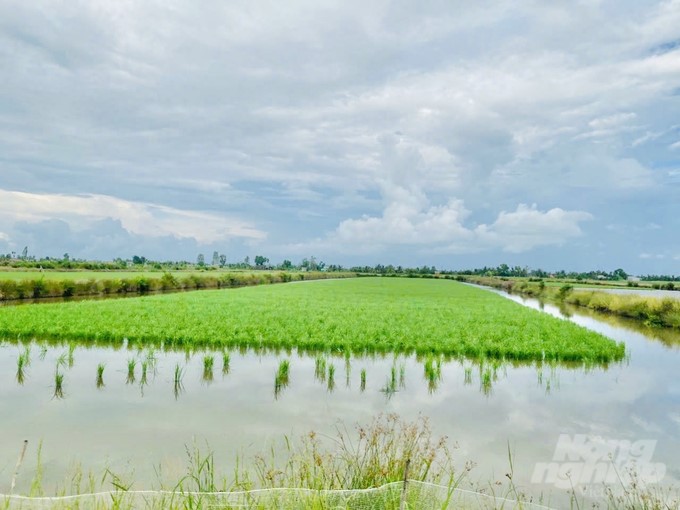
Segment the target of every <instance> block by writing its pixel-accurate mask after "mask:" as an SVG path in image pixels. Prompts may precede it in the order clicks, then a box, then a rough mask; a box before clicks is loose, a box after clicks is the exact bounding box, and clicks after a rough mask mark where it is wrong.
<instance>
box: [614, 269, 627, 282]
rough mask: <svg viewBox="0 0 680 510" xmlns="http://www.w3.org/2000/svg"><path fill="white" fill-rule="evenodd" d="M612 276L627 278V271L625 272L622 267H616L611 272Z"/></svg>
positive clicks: (618, 278) (615, 278)
mask: <svg viewBox="0 0 680 510" xmlns="http://www.w3.org/2000/svg"><path fill="white" fill-rule="evenodd" d="M612 278H613V279H614V280H627V279H628V273H626V272H625V271H624V270H623V269H621V268H618V269H616V270H615V271H614V272H613V273H612Z"/></svg>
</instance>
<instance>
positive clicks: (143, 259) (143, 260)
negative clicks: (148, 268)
mask: <svg viewBox="0 0 680 510" xmlns="http://www.w3.org/2000/svg"><path fill="white" fill-rule="evenodd" d="M132 263H133V264H134V265H136V266H141V265H144V264H146V257H140V256H139V255H133V256H132Z"/></svg>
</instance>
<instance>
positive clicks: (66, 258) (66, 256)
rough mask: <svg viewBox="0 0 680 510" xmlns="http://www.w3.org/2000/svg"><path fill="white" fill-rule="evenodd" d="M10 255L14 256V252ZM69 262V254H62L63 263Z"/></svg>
mask: <svg viewBox="0 0 680 510" xmlns="http://www.w3.org/2000/svg"><path fill="white" fill-rule="evenodd" d="M12 254H14V252H12ZM69 260H71V257H70V256H69V254H68V253H64V262H68V261H69Z"/></svg>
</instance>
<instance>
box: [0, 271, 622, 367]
mask: <svg viewBox="0 0 680 510" xmlns="http://www.w3.org/2000/svg"><path fill="white" fill-rule="evenodd" d="M0 337H4V338H5V339H7V340H9V341H15V340H17V339H21V340H30V339H32V338H40V339H57V340H66V341H71V340H78V341H81V342H85V343H87V342H90V343H92V344H107V343H111V344H116V343H122V342H123V341H125V340H126V339H127V341H128V342H129V343H131V344H153V345H161V344H162V345H163V346H164V347H169V348H207V349H221V348H230V347H250V348H270V349H293V348H297V349H299V350H308V351H314V350H325V351H331V352H333V351H335V352H338V351H342V352H346V353H348V352H351V353H356V354H361V353H372V352H399V353H417V354H427V353H434V354H444V355H453V356H466V357H474V358H494V359H502V358H505V359H508V360H526V361H541V360H544V359H545V360H561V361H592V362H608V361H615V360H620V359H622V358H623V357H624V354H625V349H624V345H623V344H622V343H616V342H614V341H613V340H610V339H608V338H607V337H605V336H603V335H600V334H598V333H595V332H592V331H589V330H587V329H585V328H583V327H580V326H578V325H575V324H573V323H569V322H567V321H564V320H560V319H557V318H554V317H551V316H549V315H547V314H542V313H540V312H538V311H535V310H530V309H528V308H525V307H522V306H521V305H519V304H517V303H513V302H511V301H509V300H507V299H505V298H503V297H501V296H498V295H496V294H494V293H492V292H488V291H485V290H481V289H477V288H473V287H469V286H466V285H463V284H460V283H457V282H453V281H442V280H420V279H397V278H390V279H387V278H384V279H383V278H361V279H350V280H327V281H315V282H304V283H290V284H286V285H276V286H259V287H248V288H240V289H230V290H214V291H203V292H192V293H183V294H170V295H155V296H146V297H139V298H131V299H126V300H106V301H80V302H70V303H57V304H43V305H36V306H23V307H5V308H2V309H0Z"/></svg>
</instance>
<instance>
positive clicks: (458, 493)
mask: <svg viewBox="0 0 680 510" xmlns="http://www.w3.org/2000/svg"><path fill="white" fill-rule="evenodd" d="M454 508H455V509H466V508H471V509H472V508H474V509H478V508H479V509H526V510H546V509H547V510H552V509H551V507H547V506H543V505H540V504H537V503H531V502H524V501H517V500H513V499H508V498H504V497H499V496H494V495H490V494H483V493H480V492H474V491H468V490H463V489H452V488H449V487H446V486H442V485H436V484H430V483H424V482H418V481H407V482H393V483H389V484H386V485H383V486H381V487H377V488H373V489H361V490H311V489H299V488H276V489H259V490H250V491H240V492H213V493H205V492H181V491H176V492H174V491H109V492H97V493H92V494H79V495H74V496H59V497H27V496H16V495H0V509H3V510H16V509H22V510H37V509H51V510H52V509H57V510H61V509H95V510H99V509H102V510H103V509H116V510H127V509H135V510H136V509H149V510H156V509H158V510H160V509H163V510H175V509H224V510H227V509H247V510H260V509H280V510H289V509H290V510H292V509H296V510H297V509H312V510H415V509H418V510H429V509H438V510H449V509H454Z"/></svg>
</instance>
